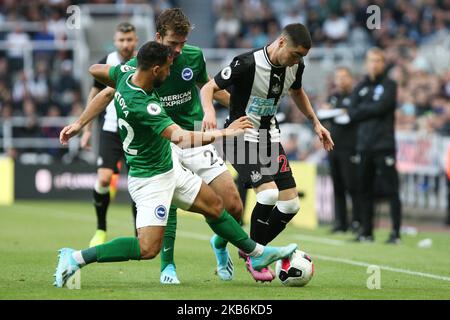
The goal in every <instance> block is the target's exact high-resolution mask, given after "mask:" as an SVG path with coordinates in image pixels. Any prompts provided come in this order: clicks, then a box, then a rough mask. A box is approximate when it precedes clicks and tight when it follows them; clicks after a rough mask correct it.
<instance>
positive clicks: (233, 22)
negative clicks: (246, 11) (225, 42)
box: [215, 9, 241, 38]
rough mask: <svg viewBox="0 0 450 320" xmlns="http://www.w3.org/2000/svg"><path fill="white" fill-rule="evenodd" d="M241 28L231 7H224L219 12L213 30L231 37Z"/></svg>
mask: <svg viewBox="0 0 450 320" xmlns="http://www.w3.org/2000/svg"><path fill="white" fill-rule="evenodd" d="M240 28H241V22H240V21H239V19H238V18H237V16H236V15H235V13H234V11H233V9H225V10H224V11H222V12H221V15H220V18H219V20H218V21H217V23H216V27H215V32H216V35H218V34H222V33H224V34H226V35H227V36H229V37H231V38H233V37H236V36H237V35H238V34H239V32H240Z"/></svg>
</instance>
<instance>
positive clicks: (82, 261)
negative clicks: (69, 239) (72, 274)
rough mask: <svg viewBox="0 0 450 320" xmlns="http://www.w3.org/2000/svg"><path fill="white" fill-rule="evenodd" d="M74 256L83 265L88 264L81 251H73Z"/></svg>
mask: <svg viewBox="0 0 450 320" xmlns="http://www.w3.org/2000/svg"><path fill="white" fill-rule="evenodd" d="M72 258H73V259H74V260H75V261H76V262H77V263H78V264H79V265H80V266H81V267H82V266H84V265H86V261H84V259H83V255H82V254H81V251H74V252H73V253H72Z"/></svg>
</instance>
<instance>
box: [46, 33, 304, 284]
mask: <svg viewBox="0 0 450 320" xmlns="http://www.w3.org/2000/svg"><path fill="white" fill-rule="evenodd" d="M171 53H172V50H171V48H170V47H167V46H164V45H162V44H159V43H157V42H152V41H151V42H147V43H146V44H144V45H143V46H142V47H141V49H140V50H139V52H138V56H137V61H138V63H137V69H135V68H133V67H130V66H124V65H118V66H115V67H112V66H109V65H93V66H91V68H90V69H89V71H90V72H91V74H92V75H93V76H94V77H95V78H96V79H97V80H98V81H100V82H102V83H104V84H106V85H108V86H111V87H115V88H116V92H115V94H114V105H115V108H116V112H117V118H118V127H119V134H120V139H121V141H122V144H123V150H124V152H125V157H126V160H127V163H128V165H129V167H130V170H129V177H128V190H129V192H130V195H131V197H132V198H133V201H134V202H135V203H136V208H137V219H136V228H137V231H138V237H137V238H136V237H121V238H116V239H113V240H111V241H109V242H107V243H104V244H101V245H98V246H95V247H91V248H88V249H85V250H74V249H71V248H62V249H60V250H59V253H60V254H59V259H58V265H57V268H56V273H55V283H54V285H55V286H57V287H60V288H61V287H63V286H64V285H65V283H66V282H67V280H68V279H69V278H70V276H72V275H73V274H74V273H75V272H76V271H77V270H78V269H80V268H81V267H83V266H85V265H87V264H90V263H93V262H118V261H128V260H141V259H152V258H154V257H155V256H156V255H157V254H158V253H159V251H160V249H161V246H162V238H163V235H164V230H165V226H166V224H167V218H168V207H169V206H170V204H171V203H172V202H173V203H175V204H176V205H177V206H178V207H180V208H182V209H185V210H190V211H193V212H198V213H201V214H203V215H204V216H205V218H206V222H207V223H208V224H209V226H210V227H211V229H212V230H213V231H214V232H215V233H216V234H218V235H220V236H221V237H223V238H224V239H227V240H228V241H230V242H231V243H233V245H235V246H237V247H238V248H240V249H241V250H243V251H244V252H246V253H247V254H249V255H250V256H251V257H252V258H251V259H252V265H253V268H255V269H256V270H260V269H262V268H264V267H266V266H267V265H268V264H270V263H272V262H274V261H276V260H278V259H281V258H284V257H287V256H289V255H290V254H291V253H292V252H293V251H294V250H295V249H296V248H297V245H296V244H290V245H288V246H286V247H280V248H277V247H267V246H266V247H264V246H262V245H260V244H257V243H256V242H254V241H253V240H251V239H250V238H249V237H248V235H247V234H246V233H245V232H244V231H243V230H242V228H241V227H240V225H239V224H238V223H237V222H236V220H235V219H233V217H231V215H230V214H229V213H228V212H226V211H225V210H223V205H222V201H221V199H220V198H219V196H217V194H215V192H214V191H213V190H212V188H211V187H209V186H208V185H207V184H206V183H205V182H203V181H202V180H201V178H200V177H199V176H198V175H196V174H194V173H192V172H191V171H190V170H188V169H186V168H184V167H183V166H182V165H181V164H180V162H179V160H178V157H177V154H176V153H173V152H172V150H171V147H170V142H172V143H175V144H176V145H178V146H179V147H181V148H185V147H196V146H202V145H205V144H210V143H212V142H213V141H214V140H215V138H217V137H222V136H234V135H237V134H243V133H244V130H245V129H246V128H251V124H250V122H249V121H248V120H247V119H246V117H242V118H240V119H238V120H236V121H235V122H233V123H232V124H231V125H230V126H229V127H228V129H223V130H216V131H212V132H207V133H206V132H195V131H188V130H184V129H182V128H180V126H178V125H177V124H175V123H174V122H173V120H172V119H171V118H170V117H169V116H168V115H167V114H166V112H165V110H164V108H163V107H162V105H161V103H160V100H159V95H158V94H157V93H156V91H155V90H154V88H155V87H158V86H159V85H160V84H161V83H162V82H163V81H164V80H165V78H166V77H167V76H168V75H169V73H170V65H171V63H172V61H173V57H172V55H171ZM93 101H95V98H94V100H93ZM98 113H99V112H97V113H95V112H92V111H91V110H90V109H89V108H87V109H86V110H85V111H84V112H83V114H82V115H81V116H80V119H78V120H77V121H76V122H75V123H73V124H71V125H69V126H67V127H65V128H64V129H63V130H62V131H61V134H60V140H61V142H62V143H63V144H67V143H68V140H69V139H70V138H71V137H73V136H74V135H76V134H78V133H79V132H80V130H81V129H82V127H83V126H84V125H86V124H87V123H88V122H89V121H91V120H92V119H93V118H94V117H95V116H96V115H97V114H98ZM169 141H170V142H169Z"/></svg>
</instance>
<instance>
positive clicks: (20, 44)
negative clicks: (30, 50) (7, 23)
mask: <svg viewBox="0 0 450 320" xmlns="http://www.w3.org/2000/svg"><path fill="white" fill-rule="evenodd" d="M6 41H7V42H8V47H9V50H8V60H9V66H10V72H15V71H17V70H20V69H22V68H23V56H24V52H23V49H24V48H26V47H28V45H29V42H30V36H29V35H28V33H26V32H24V31H23V28H22V26H21V24H20V23H17V24H16V25H15V27H14V31H12V32H10V33H8V34H7V35H6Z"/></svg>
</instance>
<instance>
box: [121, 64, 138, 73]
mask: <svg viewBox="0 0 450 320" xmlns="http://www.w3.org/2000/svg"><path fill="white" fill-rule="evenodd" d="M135 69H136V68H135V67H132V66H129V65H126V64H123V65H121V66H120V71H122V72H128V71H130V70H135Z"/></svg>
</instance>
